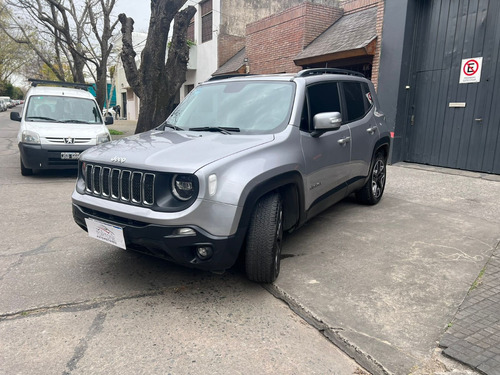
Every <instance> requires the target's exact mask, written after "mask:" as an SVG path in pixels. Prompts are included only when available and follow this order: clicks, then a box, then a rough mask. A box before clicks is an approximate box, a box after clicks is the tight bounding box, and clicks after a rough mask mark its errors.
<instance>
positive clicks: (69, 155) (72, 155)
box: [61, 152, 80, 160]
mask: <svg viewBox="0 0 500 375" xmlns="http://www.w3.org/2000/svg"><path fill="white" fill-rule="evenodd" d="M79 157H80V153H79V152H61V159H63V160H75V159H78V158H79Z"/></svg>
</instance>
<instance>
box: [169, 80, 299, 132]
mask: <svg viewBox="0 0 500 375" xmlns="http://www.w3.org/2000/svg"><path fill="white" fill-rule="evenodd" d="M294 89H295V84H294V83H292V82H276V81H275V82H269V81H245V82H241V81H233V82H227V81H226V82H222V81H221V82H217V83H214V84H207V85H201V86H198V87H197V88H196V89H194V90H193V91H192V92H191V93H190V94H189V96H188V97H186V99H185V100H184V101H183V102H182V103H181V104H180V105H179V106H178V107H177V108H176V109H175V111H174V112H172V114H171V115H170V117H169V118H168V119H167V121H166V123H165V125H166V126H167V124H168V126H170V127H173V128H175V129H178V130H189V129H191V130H195V131H196V130H198V131H202V130H207V129H223V130H226V131H228V132H242V133H253V134H264V133H273V132H276V131H278V130H279V129H280V128H281V127H283V126H286V125H287V124H288V122H289V119H290V112H291V108H292V104H293V97H294V91H295V90H294ZM203 128H205V129H203Z"/></svg>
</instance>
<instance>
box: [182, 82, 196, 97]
mask: <svg viewBox="0 0 500 375" xmlns="http://www.w3.org/2000/svg"><path fill="white" fill-rule="evenodd" d="M193 89H194V85H186V86H184V96H187V94H189V93H190V92H191V91H193Z"/></svg>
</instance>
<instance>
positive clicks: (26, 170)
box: [19, 158, 33, 176]
mask: <svg viewBox="0 0 500 375" xmlns="http://www.w3.org/2000/svg"><path fill="white" fill-rule="evenodd" d="M19 161H20V162H21V174H22V175H23V176H31V175H32V174H33V169H30V168H26V167H25V166H24V163H23V159H22V158H19Z"/></svg>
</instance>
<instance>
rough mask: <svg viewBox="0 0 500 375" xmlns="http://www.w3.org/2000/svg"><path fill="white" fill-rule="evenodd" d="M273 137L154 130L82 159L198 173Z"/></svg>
mask: <svg viewBox="0 0 500 375" xmlns="http://www.w3.org/2000/svg"><path fill="white" fill-rule="evenodd" d="M273 139H274V135H272V134H265V135H240V134H238V133H232V134H221V133H211V132H193V131H172V130H165V131H160V130H151V131H149V132H145V133H141V134H137V135H133V136H130V137H126V138H122V139H119V140H116V141H113V142H109V143H104V144H101V145H99V146H96V147H92V148H91V149H88V150H87V151H85V152H84V154H83V155H82V160H85V161H90V162H96V163H99V164H108V165H113V164H116V165H123V166H126V167H127V168H137V169H147V170H157V171H166V172H169V171H170V172H177V173H195V172H196V171H197V170H198V169H200V168H202V167H204V166H205V165H207V164H210V163H212V162H214V161H216V160H219V159H222V158H225V157H227V156H230V155H233V154H236V153H238V152H242V151H245V150H248V149H250V148H253V147H257V146H259V145H262V144H265V143H268V142H271V141H272V140H273Z"/></svg>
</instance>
